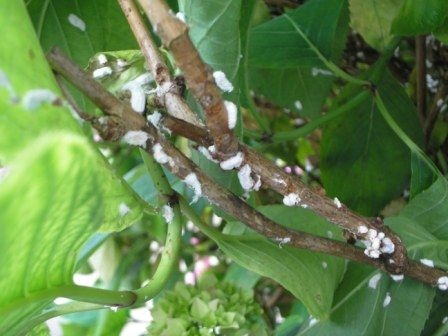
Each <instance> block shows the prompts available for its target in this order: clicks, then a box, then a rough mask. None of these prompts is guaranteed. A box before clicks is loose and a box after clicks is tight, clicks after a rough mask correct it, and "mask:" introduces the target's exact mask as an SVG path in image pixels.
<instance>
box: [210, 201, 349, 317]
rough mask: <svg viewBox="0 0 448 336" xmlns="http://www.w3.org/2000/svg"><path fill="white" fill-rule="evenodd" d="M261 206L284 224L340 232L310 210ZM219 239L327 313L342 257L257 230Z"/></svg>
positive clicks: (243, 261)
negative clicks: (269, 237) (282, 241)
mask: <svg viewBox="0 0 448 336" xmlns="http://www.w3.org/2000/svg"><path fill="white" fill-rule="evenodd" d="M259 210H260V211H261V212H262V213H263V214H265V215H266V216H268V217H269V218H271V219H273V220H275V221H277V222H278V223H279V224H282V225H284V226H287V227H290V228H293V229H300V230H303V231H308V232H312V233H314V234H318V235H321V236H325V237H327V235H328V232H329V231H330V232H331V235H332V236H335V237H336V236H337V233H336V231H335V229H334V226H332V225H330V224H329V223H328V222H327V221H325V220H323V219H321V218H320V217H318V216H316V215H314V214H313V213H312V212H311V211H307V210H304V209H301V208H291V207H285V206H283V205H281V206H280V205H273V206H265V207H261V208H259ZM216 242H217V243H218V245H219V247H220V248H221V249H222V250H223V251H224V253H225V254H226V255H227V256H229V257H230V258H232V259H233V260H234V261H235V262H237V263H238V264H240V265H241V266H243V267H245V268H247V269H249V270H251V271H253V272H255V273H258V274H260V275H262V276H266V277H269V278H272V279H274V280H275V281H277V282H279V283H280V284H281V285H282V286H284V287H285V288H286V289H287V290H289V291H290V292H291V293H292V294H293V295H294V296H296V297H297V298H299V299H300V300H301V301H302V302H303V303H304V305H305V306H306V307H307V309H308V310H309V311H310V312H311V313H312V314H314V315H315V316H319V317H322V318H324V317H325V316H327V314H328V311H329V309H330V307H331V302H332V297H333V292H334V290H335V288H336V286H337V285H338V283H339V280H340V278H341V276H342V274H343V272H344V262H343V260H342V259H338V258H335V257H331V256H327V255H322V254H318V253H314V252H310V251H306V250H298V249H294V248H291V247H288V246H287V245H283V246H282V245H281V244H275V243H273V242H271V241H269V240H267V239H265V238H262V237H260V236H258V235H254V234H248V235H243V236H233V235H222V236H219V239H217V241H216ZM316 279H319V281H316Z"/></svg>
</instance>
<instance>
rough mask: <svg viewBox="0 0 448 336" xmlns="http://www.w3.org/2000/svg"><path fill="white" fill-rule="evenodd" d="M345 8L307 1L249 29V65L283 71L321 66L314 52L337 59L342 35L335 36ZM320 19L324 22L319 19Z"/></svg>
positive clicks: (335, 0)
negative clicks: (296, 67) (300, 67)
mask: <svg viewBox="0 0 448 336" xmlns="http://www.w3.org/2000/svg"><path fill="white" fill-rule="evenodd" d="M346 5H347V3H346V1H339V0H313V1H308V2H307V3H306V4H305V5H303V6H301V7H299V8H298V9H296V10H293V11H290V12H288V13H287V14H284V15H282V16H280V17H278V18H275V19H273V20H271V21H268V22H266V23H264V24H261V25H259V26H257V27H255V28H253V29H252V30H251V34H250V42H249V43H250V45H249V46H250V55H249V61H250V64H251V65H252V66H258V67H265V68H268V67H269V68H283V69H284V68H292V67H295V66H308V67H311V66H322V61H321V59H320V58H319V56H318V53H320V54H322V55H323V56H324V57H325V58H327V59H334V58H337V56H336V55H338V53H339V52H340V51H341V48H342V47H343V45H341V44H340V40H341V39H342V40H344V39H345V36H338V35H336V34H337V33H340V32H341V31H340V30H339V29H338V28H339V27H340V26H339V25H340V24H342V23H341V22H340V20H341V19H342V18H344V15H341V13H344V12H345V11H346V10H347V7H346ZM323 17H325V20H321V19H319V18H323ZM290 20H293V21H294V22H295V23H296V25H297V26H298V28H299V29H300V31H297V28H296V27H295V26H294V25H293V24H292V23H291V22H290ZM305 37H306V38H305ZM338 45H339V46H338ZM336 46H338V47H336Z"/></svg>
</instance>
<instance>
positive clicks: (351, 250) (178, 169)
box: [47, 49, 445, 286]
mask: <svg viewBox="0 0 448 336" xmlns="http://www.w3.org/2000/svg"><path fill="white" fill-rule="evenodd" d="M47 58H48V60H49V63H50V65H51V67H52V68H53V70H54V71H56V72H57V73H59V74H60V75H62V76H63V77H65V78H66V79H67V80H69V81H70V82H71V83H73V84H74V85H75V86H76V87H77V88H78V89H79V90H81V91H82V92H83V93H84V94H85V95H86V96H87V97H89V98H90V99H91V100H92V101H93V102H94V103H95V104H96V105H97V106H98V107H100V108H101V109H103V111H104V113H105V114H106V115H108V116H109V118H112V119H114V120H115V123H114V126H115V127H114V128H112V129H110V130H109V131H108V132H105V133H106V134H108V135H109V136H110V139H113V140H115V141H116V140H117V139H119V138H121V137H123V135H124V134H126V133H127V132H128V131H132V130H139V131H142V132H143V133H144V134H146V137H145V141H144V142H143V143H142V144H141V146H142V147H143V148H145V150H146V151H147V152H148V153H149V154H151V155H154V152H153V150H154V149H153V148H155V147H154V146H156V145H157V144H159V145H160V147H161V148H162V150H163V153H164V154H165V159H167V158H169V159H167V160H166V162H165V163H163V164H164V166H165V167H166V168H167V169H168V170H169V171H171V172H172V173H173V174H174V175H176V176H177V177H178V178H180V179H185V178H186V177H187V176H189V175H190V176H191V174H194V175H195V176H196V178H197V180H198V182H199V183H200V186H201V190H202V195H203V196H205V197H206V198H207V199H208V200H209V201H210V202H212V203H214V204H216V205H217V206H218V207H220V208H221V209H222V210H224V211H225V212H227V213H228V214H230V215H231V216H232V217H234V218H236V219H238V220H240V221H242V222H243V223H245V224H246V225H248V226H249V227H250V228H252V229H253V230H254V231H256V232H258V233H260V234H261V235H263V236H265V237H267V238H270V239H272V240H275V241H278V240H282V241H287V242H288V244H289V245H290V246H293V247H297V248H302V249H308V250H311V251H315V252H323V253H327V254H331V255H334V256H338V257H342V258H345V259H349V260H353V261H356V262H361V263H365V264H369V265H372V266H374V267H376V268H378V269H381V270H383V271H387V270H386V267H385V265H384V263H382V262H381V261H380V260H378V259H372V258H369V257H367V256H366V255H365V254H364V253H363V250H362V249H360V248H358V247H355V246H353V245H348V244H344V243H341V242H338V241H334V240H330V239H326V238H322V237H318V236H314V235H311V234H308V233H305V232H299V231H294V230H290V229H287V228H285V227H282V226H280V225H278V224H277V223H275V222H273V221H272V220H270V219H268V218H266V217H265V216H263V215H262V214H260V213H259V212H257V211H256V210H254V209H253V208H251V207H250V206H249V205H247V204H246V203H245V202H244V201H242V200H241V199H240V198H239V197H237V196H235V195H233V194H232V193H230V192H229V191H228V190H226V189H224V188H222V187H220V186H219V185H217V184H216V183H215V182H214V181H213V180H211V179H210V178H208V177H207V176H206V175H205V174H204V173H203V172H202V171H201V170H200V169H199V168H198V167H197V166H196V165H195V164H194V163H193V162H192V161H190V160H189V159H188V158H187V157H185V156H184V155H183V154H182V153H181V152H180V151H179V150H177V149H176V148H175V147H174V146H173V145H172V144H171V143H170V142H168V141H167V140H166V139H165V138H164V137H163V136H162V135H161V134H160V133H159V132H158V130H157V129H156V128H155V127H154V126H152V125H149V124H147V123H146V120H145V119H144V117H143V116H141V115H139V114H137V113H136V112H134V111H133V110H132V108H131V107H130V106H129V105H128V104H126V103H124V102H122V101H120V100H118V98H116V97H115V96H114V95H112V94H110V93H109V92H107V91H106V90H105V89H104V88H103V87H102V86H101V85H100V84H99V83H97V82H96V81H94V80H93V79H92V78H90V76H89V75H88V74H87V73H86V72H84V71H83V70H82V69H80V68H79V67H78V66H77V65H76V64H75V63H73V62H72V61H71V60H70V59H69V58H67V57H66V56H65V55H63V54H62V53H61V52H60V51H59V50H58V49H53V50H52V51H51V52H50V53H49V54H48V55H47ZM178 122H180V124H181V126H182V127H185V126H186V125H187V124H186V123H185V121H179V120H177V119H174V118H171V117H169V118H167V122H166V125H170V124H171V125H173V124H176V123H178ZM107 125H108V124H106V126H105V127H108V126H107ZM94 126H96V127H104V126H103V125H99V124H95V123H94ZM176 127H177V128H179V126H176ZM176 127H172V129H173V130H174V129H176ZM190 127H192V128H197V127H196V126H193V125H192V126H190ZM101 131H103V133H104V129H101ZM201 132H202V131H201V130H200V129H199V130H197V129H196V130H195V131H194V132H192V133H193V134H200V133H201ZM204 138H206V137H204ZM159 163H162V162H159ZM285 239H286V240H285ZM444 274H445V273H444V272H443V271H442V270H440V269H436V268H431V267H428V266H425V265H422V264H420V263H418V262H415V261H410V262H409V266H408V267H407V269H406V270H405V271H404V275H405V276H409V277H411V278H414V279H417V280H419V281H422V282H425V283H427V284H430V285H433V286H434V285H436V284H437V282H438V279H439V278H441V277H442V276H444Z"/></svg>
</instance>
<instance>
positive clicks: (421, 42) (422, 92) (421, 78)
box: [415, 35, 426, 126]
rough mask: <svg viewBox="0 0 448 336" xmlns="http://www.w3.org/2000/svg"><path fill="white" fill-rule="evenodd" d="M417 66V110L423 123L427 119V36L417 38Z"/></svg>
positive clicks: (423, 123) (422, 123)
mask: <svg viewBox="0 0 448 336" xmlns="http://www.w3.org/2000/svg"><path fill="white" fill-rule="evenodd" d="M415 58H416V59H415V66H416V71H417V78H416V82H417V110H418V115H419V118H420V122H421V125H422V126H424V125H425V119H426V37H425V35H420V36H417V37H416V38H415Z"/></svg>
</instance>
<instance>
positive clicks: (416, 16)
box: [392, 0, 448, 35]
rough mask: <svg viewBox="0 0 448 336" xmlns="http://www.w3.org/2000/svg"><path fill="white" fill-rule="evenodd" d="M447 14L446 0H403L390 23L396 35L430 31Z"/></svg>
mask: <svg viewBox="0 0 448 336" xmlns="http://www.w3.org/2000/svg"><path fill="white" fill-rule="evenodd" d="M447 16H448V1H446V0H404V3H403V5H402V7H401V9H400V12H399V14H398V16H397V17H396V18H395V20H394V21H393V23H392V33H394V34H396V35H419V34H427V33H432V32H433V31H435V30H436V29H437V28H439V27H440V26H441V25H442V23H443V22H444V20H445V19H446V18H447Z"/></svg>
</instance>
